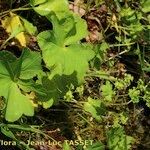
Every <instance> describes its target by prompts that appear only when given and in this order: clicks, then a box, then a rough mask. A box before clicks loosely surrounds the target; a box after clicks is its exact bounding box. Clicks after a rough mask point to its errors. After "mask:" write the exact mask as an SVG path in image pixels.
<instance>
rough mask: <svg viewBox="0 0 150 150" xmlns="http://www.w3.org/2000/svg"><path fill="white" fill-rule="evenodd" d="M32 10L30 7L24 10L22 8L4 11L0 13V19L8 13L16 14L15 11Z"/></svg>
mask: <svg viewBox="0 0 150 150" xmlns="http://www.w3.org/2000/svg"><path fill="white" fill-rule="evenodd" d="M31 9H32V8H31V7H27V8H24V7H20V8H16V9H12V10H6V11H4V12H1V13H0V17H1V18H2V17H4V15H6V14H8V13H10V12H17V11H24V10H31Z"/></svg>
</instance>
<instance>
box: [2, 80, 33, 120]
mask: <svg viewBox="0 0 150 150" xmlns="http://www.w3.org/2000/svg"><path fill="white" fill-rule="evenodd" d="M23 114H24V115H26V116H33V115H34V109H33V106H32V104H31V102H30V100H29V99H28V98H27V97H26V96H24V95H23V94H22V93H21V91H20V89H19V88H18V86H17V84H16V83H13V82H12V83H11V84H10V88H9V94H8V96H7V107H6V113H5V118H6V120H8V121H11V122H13V121H15V120H18V119H19V118H20V117H21V116H22V115H23Z"/></svg>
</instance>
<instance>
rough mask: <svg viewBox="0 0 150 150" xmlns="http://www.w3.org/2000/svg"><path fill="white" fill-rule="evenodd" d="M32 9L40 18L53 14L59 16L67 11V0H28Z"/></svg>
mask: <svg viewBox="0 0 150 150" xmlns="http://www.w3.org/2000/svg"><path fill="white" fill-rule="evenodd" d="M30 4H31V5H32V6H33V9H34V10H35V11H36V12H37V13H39V14H40V15H42V16H46V15H49V14H50V13H52V12H54V13H55V14H56V15H57V16H61V14H62V12H67V11H69V5H68V0H61V1H60V0H30Z"/></svg>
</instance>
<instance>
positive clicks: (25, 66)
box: [20, 49, 42, 79]
mask: <svg viewBox="0 0 150 150" xmlns="http://www.w3.org/2000/svg"><path fill="white" fill-rule="evenodd" d="M20 63H21V73H20V78H21V79H30V78H32V77H33V76H36V75H40V74H41V73H42V71H41V70H42V67H41V55H40V53H38V52H33V51H29V50H27V49H26V50H25V51H23V52H22V56H21V57H20Z"/></svg>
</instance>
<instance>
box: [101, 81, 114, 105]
mask: <svg viewBox="0 0 150 150" xmlns="http://www.w3.org/2000/svg"><path fill="white" fill-rule="evenodd" d="M101 91H102V96H103V98H104V101H106V102H112V100H113V97H114V95H115V91H113V86H112V84H111V83H110V82H109V81H106V84H103V85H102V86H101Z"/></svg>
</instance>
